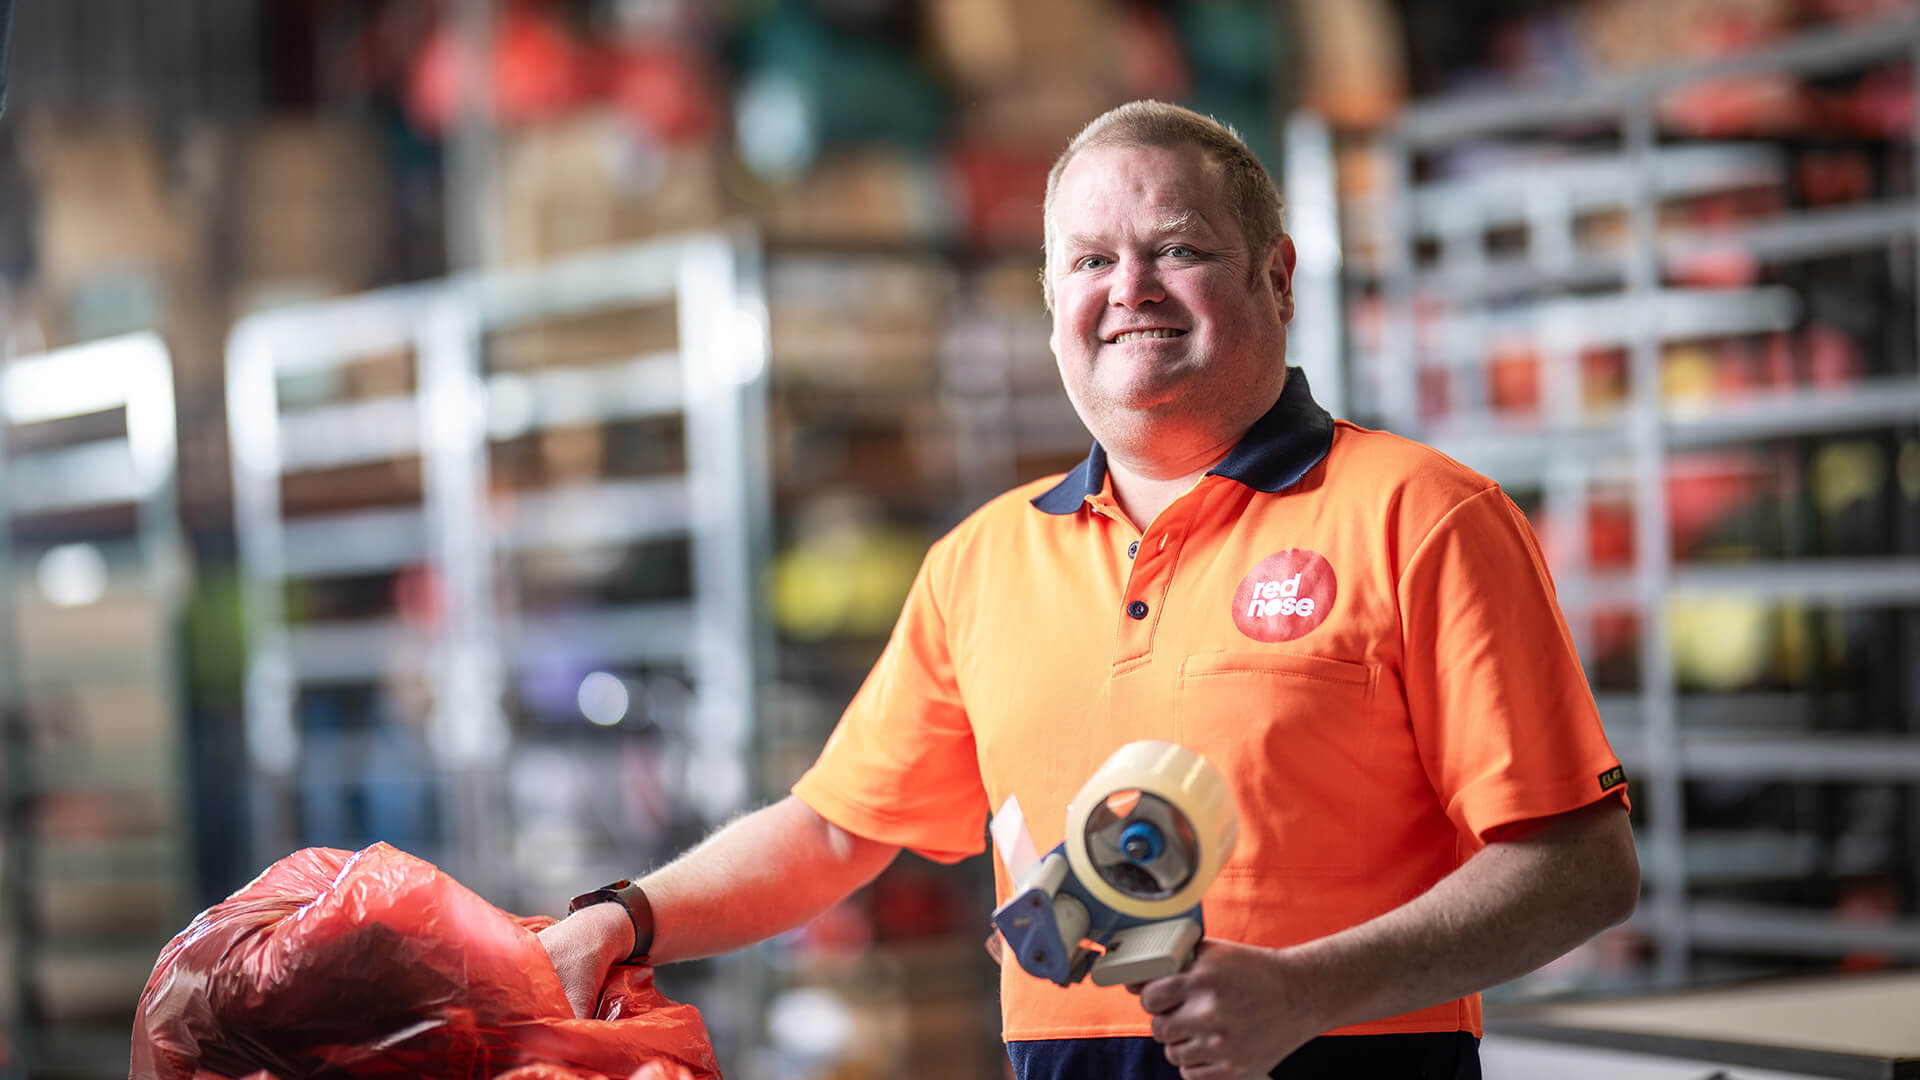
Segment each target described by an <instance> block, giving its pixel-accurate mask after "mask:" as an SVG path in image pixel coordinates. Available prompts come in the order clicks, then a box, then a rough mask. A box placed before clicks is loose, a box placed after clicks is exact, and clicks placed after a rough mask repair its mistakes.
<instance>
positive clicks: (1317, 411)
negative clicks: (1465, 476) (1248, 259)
mask: <svg viewBox="0 0 1920 1080" xmlns="http://www.w3.org/2000/svg"><path fill="white" fill-rule="evenodd" d="M1331 449H1333V417H1332V416H1330V415H1329V414H1328V413H1327V410H1325V409H1323V408H1321V407H1320V403H1319V402H1317V401H1315V400H1313V390H1312V389H1311V388H1309V387H1308V386H1307V373H1306V372H1304V371H1301V370H1300V369H1299V368H1288V369H1287V385H1286V387H1285V388H1284V389H1282V390H1281V391H1280V400H1278V401H1276V402H1274V403H1273V408H1271V409H1268V410H1267V412H1266V415H1264V416H1262V417H1261V418H1260V419H1258V420H1255V421H1254V422H1253V426H1252V427H1250V428H1248V429H1247V433H1246V434H1245V435H1243V436H1241V437H1240V442H1239V443H1238V444H1236V445H1235V446H1234V448H1233V452H1232V453H1230V454H1228V455H1227V456H1226V457H1225V458H1223V459H1221V461H1220V464H1218V465H1215V466H1214V467H1213V468H1211V469H1209V470H1207V475H1208V476H1224V477H1226V478H1227V479H1229V480H1233V481H1236V482H1238V483H1241V484H1245V485H1246V486H1248V487H1250V488H1253V489H1254V490H1256V491H1264V492H1266V493H1267V494H1269V495H1271V494H1273V493H1275V492H1277V491H1281V490H1283V489H1285V488H1289V487H1292V486H1293V485H1295V484H1297V483H1299V482H1300V478H1301V477H1303V476H1305V475H1307V473H1308V472H1309V471H1311V470H1312V468H1313V467H1314V466H1315V465H1318V464H1320V462H1321V460H1322V459H1324V458H1325V457H1326V456H1327V451H1329V450H1331ZM1106 481H1107V451H1106V449H1105V448H1104V447H1102V446H1101V445H1100V444H1099V443H1094V444H1093V450H1092V452H1090V453H1089V454H1087V458H1086V460H1085V461H1082V462H1081V463H1080V464H1079V465H1076V466H1075V467H1074V469H1073V471H1072V472H1070V473H1068V474H1067V475H1066V476H1065V477H1063V478H1061V480H1060V482H1059V483H1058V484H1055V485H1054V486H1053V487H1052V488H1050V489H1048V491H1047V493H1046V494H1044V495H1041V496H1039V497H1038V498H1035V499H1034V500H1033V505H1034V506H1036V507H1039V508H1040V509H1042V510H1045V511H1046V512H1047V513H1049V514H1071V513H1073V512H1074V511H1076V510H1079V509H1080V507H1081V505H1082V504H1084V503H1085V502H1086V499H1087V496H1089V495H1098V494H1100V489H1101V488H1103V487H1105V486H1106Z"/></svg>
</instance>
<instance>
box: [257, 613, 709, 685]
mask: <svg viewBox="0 0 1920 1080" xmlns="http://www.w3.org/2000/svg"><path fill="white" fill-rule="evenodd" d="M692 626H693V615H692V609H691V608H690V607H689V606H688V605H687V604H685V603H679V602H665V603H655V604H638V605H633V606H631V607H624V608H611V609H606V610H600V611H591V612H566V613H558V614H550V615H536V616H522V617H521V618H519V619H517V620H515V621H514V622H512V623H510V624H509V625H508V626H507V627H506V633H505V635H504V636H505V638H506V642H505V644H506V648H505V649H504V650H503V652H504V653H505V654H506V657H507V660H508V662H509V664H511V663H512V662H513V659H514V657H516V656H521V655H536V654H540V652H541V649H540V646H542V645H543V644H546V643H552V644H553V645H554V646H555V647H558V646H561V645H564V647H565V649H566V650H567V652H566V655H567V656H568V658H569V659H570V660H577V661H583V662H591V663H638V662H648V661H668V662H682V663H684V662H685V661H686V660H687V657H688V655H689V653H690V651H691V650H692V648H693V641H692V638H691V634H692ZM431 643H432V639H431V637H430V636H429V632H428V631H427V630H425V629H423V628H418V627H414V626H411V625H409V624H406V623H403V622H402V621H401V620H399V619H397V618H378V619H351V620H339V621H333V622H315V623H305V624H302V625H299V626H293V627H289V628H288V629H287V649H288V654H289V656H290V658H291V660H292V662H293V666H294V670H295V671H297V672H298V673H299V675H300V677H301V678H302V680H304V681H307V682H315V683H322V682H361V681H366V680H371V679H376V678H379V677H380V676H382V675H384V674H386V673H388V672H390V671H394V670H412V669H417V668H420V667H421V666H422V665H423V664H425V663H426V662H427V660H428V657H429V656H430V653H429V651H428V648H429V646H430V645H431Z"/></svg>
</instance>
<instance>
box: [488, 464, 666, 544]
mask: <svg viewBox="0 0 1920 1080" xmlns="http://www.w3.org/2000/svg"><path fill="white" fill-rule="evenodd" d="M510 505H511V509H510V510H509V512H508V514H507V519H506V522H505V524H504V529H503V535H502V536H501V539H500V545H501V546H502V547H504V548H507V549H510V550H516V551H518V550H524V549H527V548H538V547H559V546H582V545H593V544H625V543H633V542H634V541H637V540H647V539H653V538H657V537H663V536H678V535H684V534H685V533H686V532H687V530H688V529H689V528H691V524H692V517H693V510H692V499H691V494H690V492H689V490H688V486H687V480H686V478H685V477H684V476H677V475H676V476H671V477H665V478H659V479H647V480H621V481H614V482H609V483H600V484H592V485H584V486H581V487H577V488H562V489H557V490H551V491H538V492H526V493H518V494H515V495H514V496H513V502H512V503H511V504H510Z"/></svg>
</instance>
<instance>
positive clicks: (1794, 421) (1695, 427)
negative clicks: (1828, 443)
mask: <svg viewBox="0 0 1920 1080" xmlns="http://www.w3.org/2000/svg"><path fill="white" fill-rule="evenodd" d="M1666 415H1667V421H1666V423H1667V430H1668V435H1669V438H1670V440H1671V441H1672V443H1673V444H1675V445H1677V446H1688V447H1691V446H1704V445H1709V444H1713V443H1728V442H1742V441H1747V440H1758V439H1769V438H1781V437H1784V436H1792V435H1811V434H1821V433H1827V432H1832V431H1840V430H1860V429H1867V428H1875V427H1886V426H1890V425H1895V424H1907V425H1916V426H1920V379H1915V378H1913V377H1912V376H1881V377H1876V378H1871V379H1865V380H1862V381H1861V382H1859V383H1856V384H1854V385H1851V386H1846V387H1836V388H1833V389H1809V390H1793V391H1778V392H1771V393H1763V394H1754V395H1750V396H1747V397H1734V398H1727V399H1723V400H1717V401H1714V402H1712V403H1711V404H1710V405H1708V404H1703V405H1699V406H1691V405H1684V406H1668V407H1667V410H1666Z"/></svg>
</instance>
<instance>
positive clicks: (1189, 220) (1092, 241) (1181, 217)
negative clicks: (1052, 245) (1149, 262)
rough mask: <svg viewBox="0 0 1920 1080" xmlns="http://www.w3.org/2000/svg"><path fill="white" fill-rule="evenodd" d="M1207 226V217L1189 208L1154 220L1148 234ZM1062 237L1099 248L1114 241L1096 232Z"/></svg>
mask: <svg viewBox="0 0 1920 1080" xmlns="http://www.w3.org/2000/svg"><path fill="white" fill-rule="evenodd" d="M1206 227H1207V221H1206V219H1205V218H1203V217H1201V216H1200V215H1199V214H1196V213H1194V212H1193V211H1191V210H1188V211H1186V212H1185V213H1180V214H1172V215H1169V216H1167V217H1164V218H1161V219H1160V220H1159V221H1156V222H1154V223H1153V225H1152V226H1151V227H1150V228H1149V229H1148V231H1147V235H1149V236H1167V235H1169V234H1172V233H1183V232H1199V231H1202V230H1204V229H1205V228H1206ZM1060 239H1061V242H1062V243H1063V244H1064V245H1065V246H1067V247H1074V248H1098V247H1103V246H1105V245H1107V244H1110V243H1112V239H1111V238H1110V237H1106V236H1101V235H1097V234H1094V233H1067V234H1065V235H1063V236H1062V237H1061V238H1060Z"/></svg>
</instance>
